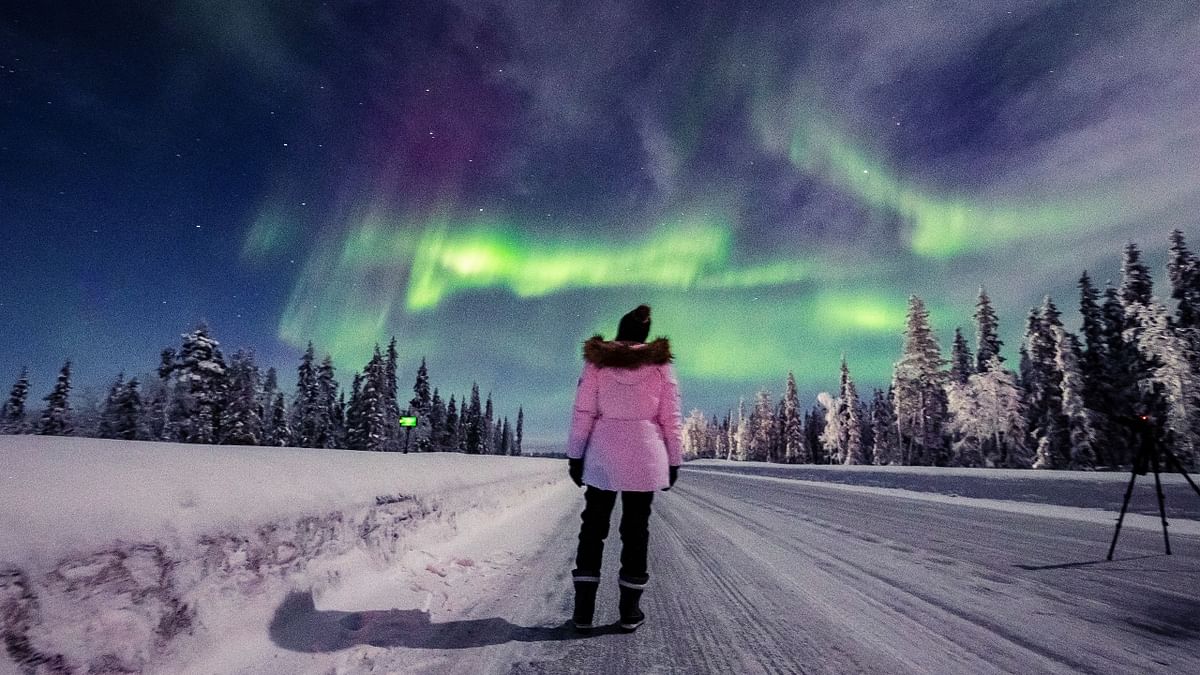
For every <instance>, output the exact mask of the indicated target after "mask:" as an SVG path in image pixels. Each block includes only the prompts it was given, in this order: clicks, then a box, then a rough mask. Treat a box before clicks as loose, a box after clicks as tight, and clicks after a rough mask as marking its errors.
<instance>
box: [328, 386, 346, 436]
mask: <svg viewBox="0 0 1200 675" xmlns="http://www.w3.org/2000/svg"><path fill="white" fill-rule="evenodd" d="M329 422H330V424H329V433H330V435H331V436H332V437H333V447H335V448H346V447H348V446H347V444H346V390H345V389H339V390H338V400H337V403H334V404H333V412H332V413H330V420H329Z"/></svg>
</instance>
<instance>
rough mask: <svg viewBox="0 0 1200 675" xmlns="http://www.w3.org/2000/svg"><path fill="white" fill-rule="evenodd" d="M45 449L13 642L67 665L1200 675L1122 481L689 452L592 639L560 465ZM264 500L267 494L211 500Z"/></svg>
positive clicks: (1187, 524)
mask: <svg viewBox="0 0 1200 675" xmlns="http://www.w3.org/2000/svg"><path fill="white" fill-rule="evenodd" d="M26 442H27V441H26V440H25V439H21V440H20V441H14V440H11V439H7V438H4V437H0V460H4V463H3V464H2V465H0V466H2V467H3V468H2V469H0V478H2V479H3V480H4V483H3V488H4V491H5V492H4V495H3V496H0V510H2V511H3V514H2V515H0V518H3V520H0V527H3V529H2V530H0V532H3V533H4V534H3V535H0V536H3V539H0V569H4V568H5V567H7V568H8V570H9V572H8V576H7V577H2V576H0V609H2V611H3V614H0V616H2V617H4V621H3V623H0V628H3V629H4V630H6V631H8V633H7V634H6V639H7V640H8V649H9V651H10V653H11V651H12V650H13V645H14V644H16V645H17V646H18V648H20V647H21V643H20V641H19V640H17V641H15V642H14V641H13V640H12V639H11V636H13V635H17V636H18V637H20V636H25V637H26V638H27V641H28V643H29V644H30V645H32V646H33V647H34V648H35V650H34V651H35V652H36V653H37V654H41V655H43V656H49V655H51V654H52V653H58V654H63V655H64V664H66V665H69V666H71V668H70V670H66V669H64V670H63V671H61V672H86V667H87V666H89V665H90V666H91V667H92V668H94V669H95V670H96V671H97V672H104V671H105V670H106V669H107V670H108V671H114V670H116V668H117V667H118V666H119V663H130V664H132V663H140V664H141V665H140V666H138V668H135V669H133V670H137V669H139V668H140V669H141V670H144V671H145V672H163V673H167V672H170V673H177V672H182V673H319V674H325V673H339V674H341V673H344V674H359V673H425V672H427V673H487V672H494V673H559V672H631V673H632V672H637V673H659V672H661V673H667V672H672V673H674V672H698V673H704V672H714V673H718V672H719V673H726V672H738V673H783V672H789V673H790V672H818V673H823V672H828V673H842V672H876V673H906V672H911V673H930V672H937V673H959V672H966V673H977V672H978V673H990V672H1013V673H1040V672H1101V673H1127V672H1179V673H1192V672H1200V597H1197V589H1198V587H1200V584H1198V583H1197V581H1198V575H1200V523H1198V522H1197V521H1195V520H1190V519H1187V518H1184V517H1178V518H1177V517H1175V516H1172V521H1171V523H1172V525H1171V531H1172V543H1173V545H1174V548H1175V555H1173V556H1169V557H1168V556H1165V555H1163V554H1162V535H1161V531H1160V530H1159V529H1158V521H1157V517H1154V518H1150V517H1148V516H1143V517H1142V518H1140V519H1135V520H1134V521H1132V522H1130V523H1129V524H1128V526H1127V529H1126V530H1125V531H1123V533H1122V539H1121V542H1120V545H1119V546H1118V549H1117V560H1115V561H1113V562H1105V561H1104V560H1103V558H1104V554H1105V552H1106V550H1107V546H1108V541H1109V538H1110V537H1111V534H1112V526H1113V523H1112V521H1113V518H1114V514H1113V513H1112V512H1111V511H1104V510H1102V509H1103V508H1105V505H1107V504H1109V503H1110V502H1105V504H1103V505H1100V506H1097V505H1095V504H1094V503H1093V501H1092V500H1093V497H1092V496H1091V491H1092V489H1093V488H1094V489H1095V490H1099V491H1102V492H1105V493H1107V492H1111V491H1114V490H1115V491H1116V492H1117V493H1118V494H1117V496H1116V502H1117V505H1118V506H1119V502H1120V496H1121V494H1123V490H1124V481H1125V480H1127V478H1128V476H1120V475H1119V474H1111V475H1100V474H1084V475H1082V476H1077V475H1073V474H1051V473H1036V474H1035V473H1033V472H1017V473H1020V474H1023V475H1021V476H1006V475H1004V474H1002V473H996V474H994V475H993V474H991V472H982V473H980V472H975V473H971V472H966V473H961V472H953V471H951V472H945V473H939V472H937V471H930V470H922V471H912V470H904V471H901V470H893V469H886V470H878V469H876V470H874V471H867V470H845V469H839V468H825V467H822V468H820V469H817V470H816V471H817V472H818V473H817V474H815V475H814V474H811V473H805V472H804V471H807V470H810V469H812V467H769V466H762V465H759V466H755V465H744V464H729V463H725V462H701V463H694V464H693V465H689V466H688V467H686V468H685V469H684V472H683V475H682V478H681V480H680V484H679V485H678V486H677V487H676V488H675V489H674V490H672V491H671V492H669V493H661V494H659V495H658V496H657V497H656V500H655V512H654V516H653V519H652V521H651V527H652V537H651V573H652V580H651V587H650V589H649V590H648V591H647V595H646V599H645V602H644V607H645V609H646V611H647V614H648V615H649V622H648V623H647V624H646V626H644V627H643V628H642V629H640V630H639V631H638V632H637V633H635V634H633V635H625V634H620V633H618V632H616V631H614V630H612V629H611V628H601V629H598V630H596V631H595V632H594V633H593V634H592V635H591V636H590V637H581V636H579V635H577V634H576V633H575V632H574V631H573V630H571V629H570V628H569V626H567V625H566V623H565V620H566V618H567V616H568V615H569V611H570V601H571V598H570V580H569V570H570V568H571V562H572V557H573V550H574V543H575V533H576V527H577V522H578V508H579V507H580V506H581V502H582V499H581V493H580V492H579V491H578V490H576V489H575V488H574V486H573V485H570V484H569V483H568V482H567V481H565V480H564V479H563V478H562V475H563V473H565V467H564V466H563V463H562V462H561V461H552V460H531V459H516V458H513V459H509V458H483V457H461V456H457V455H446V456H408V457H393V456H379V455H369V454H365V453H336V452H334V453H332V457H331V452H330V451H319V452H312V451H298V450H269V449H231V448H220V449H217V448H201V447H197V446H168V447H166V448H162V447H158V448H153V447H151V446H146V447H145V452H143V451H141V450H138V448H140V447H141V444H133V445H129V444H125V445H120V444H118V445H115V446H112V447H108V448H99V447H98V446H94V445H92V444H95V443H97V442H95V441H72V440H70V439H67V440H66V441H64V440H63V439H58V440H57V443H59V444H61V443H64V442H66V443H76V442H78V443H83V444H85V445H86V446H87V447H86V448H82V447H81V448H76V449H75V450H74V451H73V452H74V453H75V454H70V453H67V454H61V452H66V451H65V450H61V449H59V450H56V449H55V448H54V446H55V444H56V441H55V440H52V439H44V440H41V441H37V442H39V443H44V444H45V445H44V446H42V447H39V448H37V452H39V453H42V454H41V455H39V457H40V458H36V459H35V458H30V457H28V456H26V455H24V454H22V453H26V452H28V451H27V450H25V449H24V448H25V447H26V446H25V445H24V444H25V443H26ZM84 450H86V451H87V453H86V454H79V453H80V452H82V451H84ZM60 451H61V452H60ZM47 452H49V454H48V455H46V454H45V453H47ZM163 452H166V453H167V455H168V456H169V457H170V458H171V459H169V460H162V459H160V458H156V457H157V456H158V455H161V454H162V453H163ZM56 453H58V454H56ZM122 453H133V455H132V456H131V457H130V458H129V459H128V461H126V462H125V464H124V467H123V468H122V469H119V470H109V469H107V468H102V467H108V466H109V465H110V464H111V463H112V462H114V461H119V458H118V457H116V456H115V455H121V454H122ZM197 453H199V454H197ZM204 453H208V454H207V455H206V454H204ZM247 453H250V454H247ZM258 453H261V454H258ZM272 453H274V454H272ZM14 457H15V458H17V459H18V461H17V462H15V463H12V462H10V461H9V460H11V459H12V458H14ZM183 457H188V458H190V460H189V461H190V462H192V464H191V465H190V468H189V470H186V471H183V470H178V468H179V467H175V466H174V464H175V463H177V462H181V461H183V460H182V459H181V458H183ZM22 458H24V459H22ZM68 460H69V461H68ZM22 461H23V462H25V468H24V469H19V470H16V471H14V470H13V469H12V467H13V466H17V467H21V466H22V463H21V462H22ZM360 462H361V463H360ZM57 463H65V465H64V466H62V467H61V469H60V471H61V473H57V474H56V472H55V471H54V470H51V469H52V465H55V464H57ZM80 463H83V465H86V466H88V467H91V466H92V465H93V464H94V465H95V466H96V468H95V470H94V471H90V470H82V469H81V468H80ZM72 467H74V468H73V469H72ZM781 468H782V469H785V470H788V471H791V470H795V471H796V472H797V473H795V474H783V475H784V477H782V478H781V477H780V475H778V474H777V469H781ZM801 469H803V470H804V471H801ZM746 472H749V474H747V473H746ZM760 473H769V474H775V475H753V474H760ZM77 474H78V475H77ZM123 476H124V478H123ZM283 476H286V479H281V477H283ZM788 476H792V477H788ZM881 476H883V477H881ZM889 476H890V477H889ZM822 477H823V478H822ZM65 478H72V479H73V480H75V481H85V482H86V481H91V482H92V483H93V484H92V485H91V486H90V487H87V491H88V494H92V495H93V497H94V499H93V500H92V503H91V505H90V506H87V505H85V506H82V507H78V508H75V507H73V509H72V510H58V511H56V510H55V508H53V507H54V506H55V505H57V504H59V503H60V502H59V500H60V499H62V498H64V497H66V496H68V495H69V494H70V493H71V492H72V490H73V488H68V487H65V486H63V485H61V484H60V483H59V481H60V480H62V479H65ZM947 480H949V481H951V483H952V485H951V484H949V483H947V484H943V483H939V482H938V481H947ZM1026 480H1031V481H1037V482H1038V485H1039V486H1040V487H1036V488H1034V487H1031V486H1028V485H1025V484H1024V483H1023V482H1022V481H1026ZM109 481H115V483H109ZM830 481H839V482H837V483H834V482H830ZM888 481H892V482H890V483H889V482H888ZM1151 482H1152V481H1146V480H1145V479H1141V478H1139V485H1142V484H1143V483H1144V484H1145V485H1146V486H1147V487H1146V488H1144V493H1143V488H1142V487H1139V492H1138V494H1137V495H1136V496H1135V499H1136V500H1142V499H1147V498H1148V496H1149V495H1150V494H1151V492H1150V491H1149V488H1148V485H1149V484H1150V483H1151ZM39 483H40V485H39ZM147 483H149V484H147ZM1092 483H1096V485H1094V486H1092V487H1088V486H1089V485H1091V484H1092ZM106 484H112V485H115V486H116V487H117V489H113V490H109V491H107V492H106V491H104V490H100V489H99V488H100V487H102V486H103V485H106ZM254 484H257V485H259V488H258V493H259V494H261V495H266V496H264V497H261V498H260V499H258V500H253V499H246V500H243V501H239V499H241V498H240V497H236V496H230V497H228V498H225V499H222V498H218V497H219V496H220V495H224V494H230V495H236V494H239V492H238V490H240V489H243V488H244V489H245V490H246V492H245V494H247V495H253V494H254V491H253V490H250V489H249V486H250V485H254ZM231 485H243V488H235V487H230V486H231ZM887 485H892V486H893V487H888V486H887ZM948 485H949V487H948ZM981 485H986V486H987V487H979V486H981ZM1005 485H1007V486H1008V488H1007V492H1006V488H1005V487H1003V486H1005ZM1172 485H1173V484H1172ZM182 486H187V487H182ZM268 486H269V487H268ZM285 486H290V487H285ZM1184 487H1186V486H1184ZM10 488H13V489H15V490H16V491H17V492H16V494H17V495H18V496H17V497H15V498H14V497H10V493H9V489H10ZM971 489H978V490H979V491H980V493H981V495H980V496H978V497H977V496H975V495H974V494H972V493H971V492H969V490H971ZM180 490H182V493H186V494H190V495H192V497H191V498H190V500H189V501H190V502H192V503H194V504H196V507H195V508H194V509H193V510H191V511H188V510H184V509H180V508H179V507H178V505H177V501H176V500H177V498H178V494H181V492H180ZM189 490H190V492H189ZM93 491H95V492H94V493H93ZM126 491H127V496H125V497H121V496H120V495H121V494H123V493H126ZM163 493H169V494H171V495H174V496H169V497H167V496H162V495H163ZM1009 493H1011V494H1009ZM388 495H390V496H391V497H390V498H388V499H382V500H379V501H380V502H381V503H379V504H377V503H376V502H377V500H376V499H375V498H376V497H380V496H388ZM1038 495H1043V496H1046V497H1045V498H1039V497H1037V496H1038ZM392 498H394V499H396V501H389V499H392ZM1039 499H1041V501H1039ZM1105 499H1109V498H1108V497H1106V498H1105ZM143 500H148V501H147V502H146V503H147V504H150V505H152V507H143V506H142V504H143ZM1189 500H1190V501H1198V502H1200V497H1198V496H1196V495H1195V494H1192V493H1190V492H1189V493H1186V494H1184V493H1179V494H1175V493H1171V494H1170V495H1169V496H1168V505H1169V506H1170V505H1171V502H1178V503H1179V504H1178V506H1179V508H1182V509H1186V508H1192V507H1187V506H1185V505H1184V504H1183V502H1185V501H1189ZM229 502H233V504H234V505H235V506H237V508H227V506H228V503H229ZM122 503H123V504H124V506H121V504H122ZM1150 503H1151V505H1152V504H1153V502H1152V500H1151V501H1150ZM219 504H226V505H227V506H218V505H219ZM172 505H175V506H173V507H172ZM201 505H203V506H201ZM89 508H96V509H100V510H101V511H104V514H101V515H102V516H103V517H95V518H93V519H92V520H91V521H90V522H91V523H92V525H94V526H95V527H99V528H101V530H103V531H104V532H105V533H106V534H105V535H104V536H99V535H95V534H93V537H94V538H93V539H90V540H88V539H85V540H83V541H88V542H89V543H88V544H87V545H86V546H81V545H79V544H75V545H66V544H68V543H69V542H63V541H54V540H55V536H54V523H55V522H57V523H58V525H59V526H61V527H62V528H63V529H62V530H61V531H63V532H70V533H71V536H73V537H74V536H76V535H78V536H84V535H85V534H86V532H84V531H85V530H89V529H90V528H88V527H79V526H76V525H73V524H71V523H68V522H67V521H69V520H72V519H75V518H79V517H82V514H84V513H85V512H86V511H88V509H89ZM157 508H167V509H168V510H166V511H162V512H158V513H146V511H150V510H152V509H157ZM170 508H174V511H171V510H170ZM105 509H107V510H106V511H105ZM44 511H46V512H44ZM1143 511H1144V509H1143ZM35 512H36V513H35ZM618 512H619V507H618ZM171 513H174V514H175V515H174V516H172V515H169V514H171ZM56 514H57V515H56ZM121 514H123V515H121ZM130 514H140V515H130ZM164 514H167V515H164ZM301 514H303V515H301ZM617 515H619V514H614V516H617ZM119 517H125V518H127V519H128V520H125V521H121V520H117V518H119ZM298 518H299V519H298ZM305 518H309V519H310V520H304V519H305ZM302 521H303V522H305V523H314V525H313V526H311V527H308V526H297V525H296V523H300V522H302ZM23 522H24V523H35V524H37V525H36V527H33V528H27V529H30V530H32V531H33V532H26V533H25V534H20V535H17V536H18V537H23V539H19V541H21V542H23V543H22V544H21V546H24V547H26V548H13V547H12V544H13V543H14V541H16V540H13V539H12V535H10V528H12V527H15V526H19V525H20V524H21V523H23ZM131 523H137V528H141V529H137V528H134V527H132V525H131ZM255 523H257V525H256V524H255ZM280 523H292V525H289V526H286V527H281V526H280V525H279V524H280ZM47 528H49V529H47ZM306 528H307V529H306ZM123 531H124V532H125V534H123V535H120V536H121V537H122V538H123V540H124V541H125V542H128V543H122V544H114V543H113V541H112V540H111V536H112V535H113V534H120V533H121V532H123ZM38 532H40V533H41V535H42V536H43V537H45V538H46V540H45V541H40V543H39V541H38V537H37V536H34V535H36V534H37V533H38ZM315 532H320V533H322V534H320V535H319V536H318V535H316V534H313V533H315ZM206 533H207V534H206ZM212 533H220V534H216V535H215V534H212ZM305 533H307V534H305ZM393 535H394V536H393ZM106 537H107V539H106ZM197 537H199V539H197ZM617 539H618V536H617V531H616V527H615V526H614V528H613V538H612V546H610V550H609V555H608V556H606V558H607V560H606V567H605V570H604V578H605V584H604V586H603V589H602V594H601V600H600V609H599V613H600V616H599V617H598V618H599V619H600V620H601V621H602V622H607V621H612V620H615V618H616V584H615V578H616V567H617V566H618V561H617V560H616V555H615V554H616V550H615V549H617V548H618V542H617ZM143 540H148V542H149V543H147V541H143ZM106 541H107V543H105V542H106ZM284 541H286V542H290V546H291V548H288V547H286V546H285V547H284V550H285V554H284V555H282V556H280V555H278V554H273V553H271V551H276V550H278V549H279V547H280V546H281V542H284ZM88 547H92V548H94V549H95V550H92V551H91V552H87V551H85V550H84V549H87V548H88ZM97 547H98V548H97ZM293 551H294V552H293ZM63 556H65V557H63ZM289 556H290V558H289ZM164 560H171V561H173V562H164ZM286 560H291V561H292V562H282V561H286ZM14 570H15V571H14ZM26 591H28V592H26ZM30 595H32V596H33V597H34V598H35V599H36V602H34V603H31V602H30V601H29V599H28V597H27V596H30ZM22 598H24V600H23V599H22ZM31 606H32V609H31ZM81 609H82V610H83V611H80V610H81ZM14 627H15V630H14ZM22 631H23V632H22ZM55 650H57V651H55ZM67 658H69V659H73V660H70V661H67V660H66V659H67ZM139 659H140V660H139ZM16 672H21V671H20V670H18V669H16V666H15V664H14V663H13V662H12V661H2V660H0V674H2V675H9V673H16ZM42 672H52V671H50V670H49V669H44V670H43V671H42Z"/></svg>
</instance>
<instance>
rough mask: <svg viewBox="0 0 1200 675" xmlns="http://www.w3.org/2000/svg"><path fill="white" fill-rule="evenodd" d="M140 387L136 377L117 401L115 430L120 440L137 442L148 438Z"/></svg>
mask: <svg viewBox="0 0 1200 675" xmlns="http://www.w3.org/2000/svg"><path fill="white" fill-rule="evenodd" d="M139 386H140V383H139V382H138V379H137V378H136V377H131V378H129V379H128V380H127V381H126V382H125V386H124V387H122V389H121V395H120V396H119V397H118V399H117V409H116V419H115V424H114V427H113V430H114V432H115V433H116V438H118V439H121V440H126V441H136V440H141V439H144V438H146V435H147V434H146V428H145V426H144V425H143V420H144V419H145V416H144V414H143V410H142V396H141V394H140V393H139V392H138V387H139Z"/></svg>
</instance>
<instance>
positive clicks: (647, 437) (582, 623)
mask: <svg viewBox="0 0 1200 675" xmlns="http://www.w3.org/2000/svg"><path fill="white" fill-rule="evenodd" d="M649 334H650V308H649V307H648V306H646V305H640V306H638V308H637V309H635V310H633V311H632V312H629V313H628V314H626V315H625V316H623V317H621V323H620V325H619V326H618V329H617V338H616V340H614V341H612V342H606V341H605V340H604V339H603V338H601V337H600V336H599V335H597V336H595V337H593V338H591V339H590V340H588V341H587V342H585V343H584V344H583V360H584V364H583V375H582V376H581V377H580V378H579V388H578V389H577V390H576V392H575V414H574V416H573V417H572V419H571V435H570V438H569V440H568V446H567V457H568V458H569V459H568V461H569V463H570V475H571V480H573V481H575V484H576V485H578V486H580V487H583V486H584V485H586V486H587V491H586V492H585V493H584V502H585V506H584V509H583V524H582V526H581V527H580V529H579V550H578V553H577V555H576V558H575V570H574V571H573V572H572V573H571V575H572V577H573V578H574V581H575V612H574V615H573V617H572V619H573V620H574V622H575V626H576V628H578V629H580V630H587V629H590V628H591V627H592V615H593V614H594V612H595V608H596V590H597V588H598V587H599V586H600V561H601V558H602V556H603V553H604V539H605V537H607V536H608V528H609V517H610V516H611V514H612V509H613V505H614V504H615V503H616V499H617V493H618V492H620V493H621V571H620V579H619V588H620V592H621V600H620V613H621V621H620V626H621V628H622V629H624V630H626V631H633V630H636V629H637V627H638V626H640V625H642V623H643V622H644V621H645V620H646V617H645V614H643V613H642V610H641V609H640V608H639V607H638V601H639V600H640V599H641V596H642V591H643V590H644V589H645V588H646V582H647V581H649V579H650V575H649V574H647V571H646V548H647V543H648V541H649V536H650V535H649V530H648V523H649V520H650V502H651V501H653V499H654V492H655V491H656V490H669V489H670V488H671V486H672V485H674V484H675V480H676V478H678V476H679V465H680V464H681V463H682V455H681V447H682V436H681V432H680V429H681V426H682V423H681V420H680V410H679V385H678V384H677V383H676V381H675V373H674V371H673V370H672V369H671V346H670V343H668V342H667V339H666V338H657V339H655V340H654V341H653V342H650V343H649V344H647V343H646V337H647V336H648V335H649Z"/></svg>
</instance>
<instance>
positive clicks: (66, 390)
mask: <svg viewBox="0 0 1200 675" xmlns="http://www.w3.org/2000/svg"><path fill="white" fill-rule="evenodd" d="M70 396H71V362H70V361H69V360H68V361H67V362H66V363H64V364H63V367H62V370H60V371H58V380H57V381H56V382H55V383H54V389H52V390H50V393H49V394H46V397H45V398H44V399H42V400H44V401H45V402H46V408H45V409H44V410H43V411H42V418H41V420H40V421H39V423H38V433H39V434H41V435H43V436H70V435H71V431H72V428H71V402H70Z"/></svg>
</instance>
